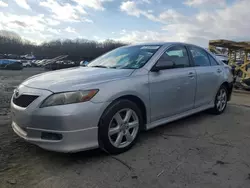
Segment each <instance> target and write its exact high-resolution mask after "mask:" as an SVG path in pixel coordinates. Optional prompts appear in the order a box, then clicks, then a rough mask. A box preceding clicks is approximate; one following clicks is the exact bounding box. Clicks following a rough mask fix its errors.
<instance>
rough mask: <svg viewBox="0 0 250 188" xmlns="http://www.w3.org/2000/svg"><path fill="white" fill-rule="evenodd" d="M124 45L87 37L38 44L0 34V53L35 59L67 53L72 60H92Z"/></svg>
mask: <svg viewBox="0 0 250 188" xmlns="http://www.w3.org/2000/svg"><path fill="white" fill-rule="evenodd" d="M124 45H126V44H125V43H122V42H117V41H113V40H106V41H104V42H97V41H93V40H87V39H75V40H69V39H67V40H54V41H50V42H44V43H42V44H40V45H37V44H34V43H31V42H29V41H26V40H23V39H21V37H16V36H15V37H11V36H6V35H5V36H3V35H2V36H1V35H0V54H15V55H19V56H20V55H25V54H33V55H34V56H35V57H36V59H50V58H54V57H57V56H60V55H68V59H70V60H74V61H80V60H87V61H89V60H92V59H94V58H96V57H98V56H100V55H102V54H103V53H106V52H108V51H110V50H112V49H115V48H117V47H120V46H124Z"/></svg>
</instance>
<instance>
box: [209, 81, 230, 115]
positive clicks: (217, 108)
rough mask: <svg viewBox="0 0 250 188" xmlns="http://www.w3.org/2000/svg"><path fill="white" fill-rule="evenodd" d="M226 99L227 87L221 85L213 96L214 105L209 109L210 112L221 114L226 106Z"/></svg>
mask: <svg viewBox="0 0 250 188" xmlns="http://www.w3.org/2000/svg"><path fill="white" fill-rule="evenodd" d="M227 101H228V91H227V88H226V87H225V86H223V85H222V86H221V87H220V89H219V90H218V92H217V94H216V96H215V99H214V107H213V108H212V109H211V112H212V113H213V114H217V115H219V114H222V113H223V112H224V111H225V109H226V107H227Z"/></svg>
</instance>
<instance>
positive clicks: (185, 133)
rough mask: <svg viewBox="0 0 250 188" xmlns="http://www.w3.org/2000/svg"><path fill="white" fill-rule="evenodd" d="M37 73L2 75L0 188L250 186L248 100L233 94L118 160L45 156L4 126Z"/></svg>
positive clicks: (146, 137) (147, 135) (147, 137)
mask: <svg viewBox="0 0 250 188" xmlns="http://www.w3.org/2000/svg"><path fill="white" fill-rule="evenodd" d="M40 72H42V70H41V69H38V68H34V69H33V68H31V69H24V70H22V71H0V80H1V81H0V187H1V188H5V187H6V188H7V187H18V188H19V187H20V188H22V187H23V188H34V187H35V188H36V187H38V188H42V187H46V188H50V187H53V188H64V187H70V188H74V187H77V188H78V187H79V188H80V187H81V188H113V187H114V188H115V187H116V188H117V187H118V188H120V187H123V188H124V187H129V188H131V187H143V188H147V187H148V188H152V187H164V188H165V187H168V188H172V187H173V188H177V187H180V188H183V187H191V188H201V187H202V188H208V187H209V188H210V187H213V188H216V187H223V188H224V187H232V188H236V187H242V188H246V187H249V185H250V150H249V148H250V125H249V122H250V116H249V114H250V95H247V94H240V93H237V94H236V93H235V94H233V98H232V101H231V102H230V104H229V105H228V108H227V110H226V111H225V113H224V114H222V115H220V116H213V115H210V114H207V113H205V112H203V113H199V114H197V115H194V116H191V117H188V118H185V119H183V120H179V121H177V122H174V123H171V124H168V125H165V126H161V127H159V128H156V129H153V130H151V131H148V132H144V133H142V135H141V137H140V140H139V142H138V144H136V145H135V147H133V148H132V149H131V150H130V151H128V152H126V153H124V154H120V155H118V156H109V155H107V154H105V153H104V152H102V151H100V150H94V151H88V152H80V153H76V154H60V153H54V152H49V151H45V150H43V149H40V148H38V147H37V146H34V145H32V144H29V143H26V142H24V141H23V140H22V139H20V138H18V137H17V136H16V135H15V134H14V133H13V131H12V130H11V128H10V123H11V120H10V113H9V112H10V111H9V100H10V97H11V93H12V91H13V89H14V87H15V86H16V85H18V84H19V83H20V82H21V81H23V80H24V79H26V78H27V77H29V76H32V75H34V74H37V73H40Z"/></svg>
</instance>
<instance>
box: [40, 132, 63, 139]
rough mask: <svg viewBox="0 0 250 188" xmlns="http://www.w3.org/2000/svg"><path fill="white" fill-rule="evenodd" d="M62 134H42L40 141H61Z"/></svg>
mask: <svg viewBox="0 0 250 188" xmlns="http://www.w3.org/2000/svg"><path fill="white" fill-rule="evenodd" d="M62 137H63V136H62V134H57V133H48V132H42V135H41V139H44V140H62Z"/></svg>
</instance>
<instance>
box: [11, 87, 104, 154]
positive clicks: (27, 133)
mask: <svg viewBox="0 0 250 188" xmlns="http://www.w3.org/2000/svg"><path fill="white" fill-rule="evenodd" d="M20 92H21V93H22V92H24V93H25V94H28V93H30V92H31V93H33V94H34V93H36V94H37V95H39V97H38V98H37V99H36V100H35V101H33V102H32V103H31V104H30V105H29V106H28V107H27V108H22V107H19V106H17V105H15V104H14V103H13V100H11V116H12V128H13V130H14V132H15V133H16V134H17V135H18V136H20V137H22V138H23V139H25V140H26V141H28V142H31V143H33V144H35V145H38V146H39V147H41V148H44V149H47V150H51V151H58V152H77V151H83V150H88V149H93V148H97V147H98V146H99V145H98V123H99V119H100V117H101V115H102V112H103V111H104V109H105V108H106V107H107V106H108V103H93V102H90V101H89V102H85V103H78V104H69V105H62V106H53V107H46V108H39V106H40V104H41V103H42V101H43V100H44V99H45V98H46V97H48V96H49V95H51V94H52V93H51V92H49V91H45V90H39V89H34V88H27V87H25V86H22V89H21V90H20ZM46 134H50V135H60V137H59V138H56V139H55V138H48V137H46V138H44V137H43V135H46Z"/></svg>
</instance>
